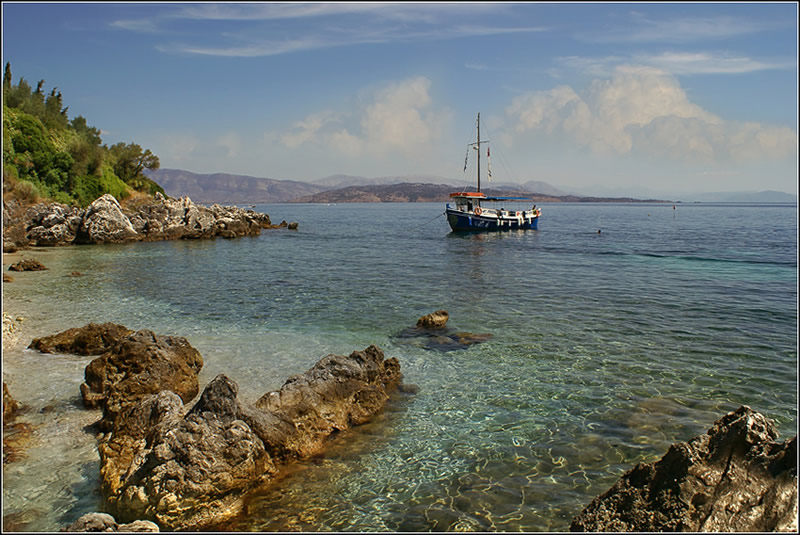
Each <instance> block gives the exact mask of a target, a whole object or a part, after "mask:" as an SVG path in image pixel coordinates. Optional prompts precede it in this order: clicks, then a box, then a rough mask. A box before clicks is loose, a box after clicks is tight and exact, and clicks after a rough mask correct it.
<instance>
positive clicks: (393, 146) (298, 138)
mask: <svg viewBox="0 0 800 535" xmlns="http://www.w3.org/2000/svg"><path fill="white" fill-rule="evenodd" d="M430 87H431V81H430V80H429V79H427V78H424V77H415V78H411V79H408V80H404V81H401V82H397V83H394V84H391V85H388V86H386V87H384V88H382V89H380V90H379V91H377V92H376V93H375V94H374V95H373V96H372V98H371V99H369V101H368V104H366V105H364V106H363V107H361V108H359V109H356V110H354V111H353V112H351V113H350V114H349V115H348V114H345V113H334V112H330V111H323V112H318V113H314V114H311V115H309V116H307V117H306V118H304V119H302V120H300V121H296V122H295V123H293V124H292V128H291V130H290V131H288V132H286V133H284V134H282V135H280V136H279V139H280V142H281V143H282V144H283V145H284V146H286V147H289V148H298V147H300V146H302V145H304V144H307V143H319V144H323V145H325V146H327V147H329V148H332V149H334V150H336V151H339V152H340V153H342V154H344V155H347V156H360V155H364V154H367V155H370V156H382V155H384V154H386V153H389V152H397V153H401V154H405V155H411V154H418V151H421V150H425V147H426V145H428V144H430V142H431V141H432V140H434V139H436V137H437V136H439V135H441V132H442V128H443V124H444V123H445V121H447V118H448V114H447V113H446V112H439V111H437V110H435V109H434V106H433V102H432V99H431V96H430ZM345 123H348V124H349V125H350V128H348V127H347V126H346V124H345Z"/></svg>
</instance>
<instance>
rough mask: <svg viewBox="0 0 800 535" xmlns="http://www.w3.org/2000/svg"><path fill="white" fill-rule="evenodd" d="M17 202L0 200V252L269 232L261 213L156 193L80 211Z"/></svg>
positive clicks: (107, 200) (104, 199)
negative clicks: (0, 249) (127, 202)
mask: <svg viewBox="0 0 800 535" xmlns="http://www.w3.org/2000/svg"><path fill="white" fill-rule="evenodd" d="M18 204H19V203H17V202H9V203H6V202H5V201H4V202H3V250H4V251H5V252H9V251H13V250H16V248H17V247H26V246H29V245H34V246H44V245H46V246H52V245H66V244H71V243H119V242H127V241H140V240H141V241H159V240H177V239H207V238H215V237H217V236H220V237H224V238H238V237H241V236H256V235H258V234H260V232H261V229H263V228H275V225H272V224H271V221H270V218H269V215H267V214H262V213H258V212H255V211H253V210H249V209H248V210H245V209H242V208H238V207H235V206H220V205H218V204H214V205H211V206H210V207H206V206H202V205H197V204H195V203H193V202H192V200H191V199H190V198H189V197H181V198H179V199H168V198H166V197H164V195H162V194H161V193H156V194H155V195H154V196H153V198H152V200H150V201H145V202H140V201H138V204H136V205H135V206H129V207H127V208H124V207H122V205H120V203H119V202H117V200H116V199H115V198H114V197H113V196H111V195H109V194H106V195H103V196H101V197H100V198H98V199H96V200H95V201H94V202H93V203H92V204H91V205H90V206H89V207H88V208H86V209H85V210H82V209H80V208H78V207H74V206H67V205H64V204H60V203H51V204H44V203H39V204H36V205H34V206H31V207H28V208H22V207H20V206H19V205H18ZM293 225H294V228H296V226H297V224H296V223H293ZM284 226H287V225H286V224H285V223H284ZM290 228H292V227H291V226H290Z"/></svg>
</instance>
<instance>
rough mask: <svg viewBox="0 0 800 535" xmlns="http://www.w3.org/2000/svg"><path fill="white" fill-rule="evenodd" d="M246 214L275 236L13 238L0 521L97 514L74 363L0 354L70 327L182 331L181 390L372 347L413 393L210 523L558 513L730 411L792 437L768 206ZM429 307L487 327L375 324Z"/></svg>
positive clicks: (551, 520) (433, 525)
mask: <svg viewBox="0 0 800 535" xmlns="http://www.w3.org/2000/svg"><path fill="white" fill-rule="evenodd" d="M257 208H258V209H259V210H260V211H264V212H267V213H269V214H270V216H271V217H272V218H273V219H274V220H278V221H279V220H281V219H286V220H287V221H298V222H299V224H300V229H299V231H297V232H291V231H286V230H275V231H265V232H264V233H263V234H262V235H261V236H259V237H257V238H244V239H238V240H223V239H218V240H214V241H191V242H190V241H179V242H160V243H139V244H127V245H119V246H112V245H109V246H99V247H98V246H85V247H68V248H59V249H46V250H42V251H39V250H37V251H32V252H27V253H26V256H30V257H34V258H37V259H38V260H40V261H41V262H42V263H44V264H45V265H46V266H47V267H48V268H49V270H48V271H44V272H26V273H19V274H13V276H14V278H15V281H14V282H13V283H10V284H4V285H3V305H4V310H5V311H6V312H8V313H10V314H12V315H14V316H22V317H24V318H26V319H25V321H24V322H23V324H22V332H21V336H22V338H21V339H22V341H23V343H21V344H20V345H18V346H16V347H9V348H4V353H3V364H4V368H3V378H4V380H5V381H6V382H7V383H8V385H9V388H10V389H11V392H12V394H13V395H14V396H15V397H16V398H17V399H18V400H19V401H20V402H22V403H23V404H25V405H26V406H27V407H28V410H27V412H26V413H25V414H23V415H22V416H21V418H20V420H21V421H22V422H25V423H29V424H31V425H33V426H34V431H33V434H32V437H31V439H30V442H29V445H28V447H27V450H26V458H25V459H23V460H20V461H18V462H14V463H11V464H8V465H6V466H5V467H4V472H3V515H4V526H5V527H6V529H9V528H14V529H19V530H25V531H51V530H55V529H58V528H60V527H62V526H64V525H66V524H68V523H69V522H71V521H73V520H74V519H75V518H77V517H78V516H80V515H81V514H83V513H85V512H89V511H94V510H100V508H101V507H102V504H101V499H100V496H99V493H98V491H97V489H98V486H99V484H98V478H99V475H98V456H97V452H96V447H95V439H94V437H93V436H92V435H91V434H90V433H87V432H85V431H84V426H86V425H87V424H89V423H91V422H92V421H94V420H95V419H96V418H97V416H98V413H97V412H96V411H86V410H84V409H82V408H81V406H80V396H79V390H78V386H79V384H80V382H81V381H82V377H83V368H84V367H85V366H86V364H87V363H88V362H89V360H90V358H89V357H76V356H71V355H43V354H39V353H35V352H32V351H29V350H26V349H24V346H25V345H27V343H28V342H29V341H30V339H31V338H33V337H36V336H43V335H47V334H52V333H55V332H59V331H61V330H64V329H67V328H70V327H76V326H81V325H84V324H86V323H88V322H104V321H113V322H117V323H121V324H123V325H125V326H127V327H129V328H132V329H151V330H153V331H155V332H157V333H161V334H171V335H179V336H185V337H186V338H187V339H188V340H189V341H190V342H191V344H192V345H193V346H195V347H196V348H197V349H198V350H199V351H200V352H201V353H202V355H203V357H204V359H205V363H206V364H205V367H204V369H203V371H202V373H201V376H200V380H201V384H205V383H207V382H208V381H209V380H211V379H212V378H213V377H214V376H216V375H217V374H219V373H225V374H227V375H228V376H229V377H231V378H232V379H233V380H235V381H236V382H237V383H238V384H239V386H240V394H241V397H242V398H243V400H244V401H246V402H254V401H255V400H256V399H257V398H258V397H259V396H260V395H261V394H263V393H264V392H267V391H269V390H273V389H277V388H279V387H280V386H281V384H283V382H284V380H285V379H286V378H287V377H289V376H290V375H292V374H295V373H301V372H303V371H305V370H306V369H308V368H309V367H310V366H311V365H313V364H314V363H315V362H316V361H317V360H319V359H320V358H321V357H323V356H325V355H326V354H328V353H338V354H349V353H350V352H352V351H354V350H360V349H364V348H365V347H367V346H368V345H370V344H373V343H374V344H377V345H378V346H379V347H381V348H382V349H383V350H384V352H385V353H386V355H387V356H394V357H397V358H398V359H399V361H400V364H401V368H402V371H403V373H404V375H405V378H406V382H407V383H413V384H416V385H418V386H419V387H420V390H419V392H418V393H417V394H416V395H413V396H409V397H406V396H398V397H397V398H396V399H394V400H393V401H392V402H391V403H390V405H389V406H388V407H387V409H386V410H385V411H384V412H383V413H382V414H381V415H380V416H379V417H378V418H376V419H375V420H374V421H373V422H371V423H369V424H367V425H364V426H362V427H360V428H357V429H355V430H353V431H351V432H348V433H346V434H344V435H343V436H340V437H337V439H336V440H333V441H332V442H331V445H330V448H329V450H328V451H327V453H326V454H325V455H324V456H323V457H321V458H318V459H314V460H311V461H309V462H307V463H300V464H298V465H296V466H293V467H291V469H289V470H287V471H286V475H285V476H284V477H283V478H282V479H281V480H280V481H279V483H278V484H277V485H276V486H273V487H270V488H265V489H261V491H259V492H258V493H256V494H255V495H254V496H253V498H252V499H251V500H250V501H249V503H248V507H247V510H246V512H245V513H244V514H243V515H241V517H240V518H238V519H236V520H235V521H233V522H231V523H228V524H226V525H225V526H223V527H224V528H225V529H230V530H240V531H247V530H260V531H291V530H305V531H376V530H377V531H432V530H433V531H440V530H451V531H455V530H481V531H494V530H497V531H520V530H522V531H565V530H567V529H568V526H569V523H570V521H571V519H572V518H573V517H574V516H575V515H576V514H577V513H578V512H580V510H581V509H582V508H583V507H584V506H585V505H586V504H588V503H589V501H591V499H592V498H594V497H595V496H597V495H599V494H601V493H602V492H604V491H605V490H606V489H607V488H608V487H609V486H610V485H612V484H613V483H614V482H615V481H616V480H617V479H618V478H619V476H620V475H622V474H623V473H624V472H625V471H626V470H628V469H630V468H631V467H633V466H634V465H635V464H636V463H638V462H649V461H653V460H656V459H658V458H660V457H661V456H662V455H663V454H664V453H665V452H666V450H667V448H668V447H669V445H670V444H671V443H673V442H676V441H682V440H688V439H690V438H692V437H694V436H696V435H697V434H699V433H702V432H704V431H705V430H707V429H708V428H709V427H710V426H711V425H712V424H713V422H714V421H715V420H716V419H717V418H719V417H720V416H722V415H723V414H725V413H726V412H728V411H730V410H733V409H735V408H737V407H739V406H740V405H743V404H746V405H750V406H751V407H753V408H754V409H755V410H758V411H759V412H762V413H763V414H765V415H766V416H768V417H770V418H773V419H774V420H775V421H776V423H777V425H778V428H779V430H780V432H781V436H782V438H788V437H790V436H794V435H795V434H796V433H797V391H798V388H797V273H798V272H797V208H796V206H794V205H791V206H788V205H761V206H736V205H708V204H697V205H695V204H692V205H683V204H681V205H678V206H677V209H675V210H673V207H672V205H654V204H637V205H631V204H619V205H615V204H549V205H544V206H543V207H542V208H543V215H542V220H541V224H540V229H539V230H538V231H516V232H503V233H495V234H472V235H455V234H452V233H450V229H449V227H448V226H447V223H446V221H445V219H444V217H437V215H438V214H440V213H441V212H443V210H444V206H443V205H439V204H427V203H422V204H351V205H290V204H286V205H264V206H258V207H257ZM598 229H600V230H601V231H602V232H601V233H599V234H598V232H597V231H598ZM72 271H79V272H81V273H83V274H84V276H82V277H69V276H67V275H68V274H69V273H70V272H72ZM442 308H443V309H446V310H448V311H449V313H450V322H449V324H448V326H450V327H452V328H454V329H457V330H462V331H470V332H475V333H491V334H492V335H493V337H492V338H491V339H490V340H489V341H487V342H485V343H482V344H478V345H474V346H471V347H470V348H468V349H466V350H462V351H451V352H440V351H435V350H428V349H425V348H423V347H419V346H417V345H414V344H409V343H407V341H404V340H402V339H398V338H395V335H396V334H397V333H399V332H400V331H402V330H404V329H406V328H407V327H410V326H413V325H414V323H415V322H416V320H417V318H418V317H419V316H421V315H424V314H427V313H430V312H433V311H434V310H437V309H442Z"/></svg>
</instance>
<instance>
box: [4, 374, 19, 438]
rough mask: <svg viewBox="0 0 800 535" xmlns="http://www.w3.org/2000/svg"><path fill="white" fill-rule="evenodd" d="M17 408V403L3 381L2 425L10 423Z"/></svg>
mask: <svg viewBox="0 0 800 535" xmlns="http://www.w3.org/2000/svg"><path fill="white" fill-rule="evenodd" d="M18 410H19V403H17V401H16V400H15V399H14V398H12V397H11V393H10V392H9V391H8V385H7V384H6V382H5V381H3V427H6V425H8V424H10V423H11V421H12V420H13V419H14V415H15V414H16V412H17V411H18Z"/></svg>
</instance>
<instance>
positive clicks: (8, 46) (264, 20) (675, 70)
mask: <svg viewBox="0 0 800 535" xmlns="http://www.w3.org/2000/svg"><path fill="white" fill-rule="evenodd" d="M797 10H798V6H797V4H796V3H795V2H786V3H784V2H775V3H764V2H756V3H739V2H732V3H724V2H711V3H688V2H676V3H661V2H656V3H625V2H623V3H601V2H589V3H578V2H570V3H536V2H487V3H483V2H464V3H459V2H447V3H434V2H400V3H374V2H353V3H347V2H331V3H306V2H291V3H279V2H268V3H257V2H248V3H236V2H225V3H211V2H209V3H190V2H187V3H181V2H172V3H158V2H156V3H114V2H109V3H103V2H89V3H66V2H56V3H45V2H3V23H2V24H3V38H2V39H3V50H2V55H3V65H5V64H6V63H10V64H11V71H12V77H13V83H15V84H16V83H17V82H18V80H19V78H24V79H25V80H27V81H28V82H29V83H31V85H33V86H34V87H35V85H36V83H37V82H38V81H39V80H45V85H44V88H45V91H49V90H50V89H52V88H53V87H57V88H58V90H59V91H60V92H61V93H62V95H63V99H64V103H65V105H68V106H69V110H68V115H69V117H70V119H71V118H74V117H76V116H79V115H80V116H83V117H84V118H85V119H86V120H87V122H88V123H89V124H90V125H92V126H94V127H96V128H98V129H100V130H101V132H102V139H103V143H105V144H107V145H112V144H114V143H117V142H125V143H137V144H139V145H141V146H142V147H143V148H145V149H150V150H151V151H152V152H153V153H155V154H156V155H157V156H158V157H159V160H160V164H161V167H162V168H177V169H185V170H188V171H192V172H195V173H217V172H220V173H232V174H242V175H250V176H257V177H266V178H273V179H278V180H299V181H307V182H311V181H314V180H318V179H321V178H323V177H326V176H329V175H335V174H346V175H354V176H363V177H386V176H408V175H434V176H440V177H446V178H453V179H456V180H469V181H474V170H472V169H474V168H473V167H471V166H470V168H469V169H468V170H467V172H466V173H465V172H464V160H465V155H467V154H468V153H469V158H471V161H474V156H475V154H474V151H469V150H468V144H469V143H471V142H473V141H475V136H476V132H475V126H476V117H477V114H478V113H480V114H481V137H482V138H483V139H488V140H489V141H490V142H491V145H490V147H491V165H492V177H493V181H494V182H495V183H503V182H516V183H524V182H527V181H531V180H538V181H543V182H547V183H549V184H551V185H553V186H555V187H557V188H559V189H561V190H563V191H567V192H571V193H578V194H584V195H596V194H629V195H647V194H653V195H656V194H663V195H673V196H674V195H683V194H691V193H701V192H719V191H724V192H728V191H763V190H777V191H784V192H788V193H794V194H796V193H797V179H798V166H797V164H798V138H797V130H798V113H797V105H798V73H797V50H798V30H797V25H798V11H797ZM484 155H485V153H484ZM483 185H484V186H485V185H486V184H485V183H484V184H483Z"/></svg>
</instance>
